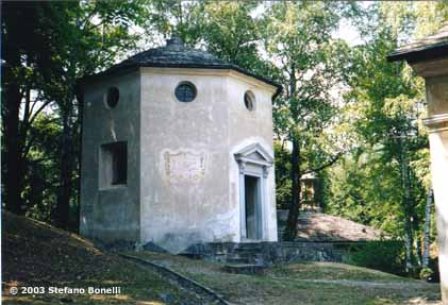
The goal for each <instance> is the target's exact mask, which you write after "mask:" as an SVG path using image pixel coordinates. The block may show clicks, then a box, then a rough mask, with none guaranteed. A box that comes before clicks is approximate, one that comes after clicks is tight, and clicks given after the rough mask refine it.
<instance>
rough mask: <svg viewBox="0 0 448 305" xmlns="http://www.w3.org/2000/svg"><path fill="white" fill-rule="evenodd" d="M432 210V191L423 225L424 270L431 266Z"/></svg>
mask: <svg viewBox="0 0 448 305" xmlns="http://www.w3.org/2000/svg"><path fill="white" fill-rule="evenodd" d="M431 209H432V189H430V190H429V191H428V196H427V198H426V206H425V223H424V225H423V249H422V250H423V253H422V268H428V265H429V242H430V230H431Z"/></svg>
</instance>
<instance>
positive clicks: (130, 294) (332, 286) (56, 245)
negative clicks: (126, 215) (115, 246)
mask: <svg viewBox="0 0 448 305" xmlns="http://www.w3.org/2000/svg"><path fill="white" fill-rule="evenodd" d="M2 251H3V253H2V259H3V261H2V273H3V278H2V281H3V282H2V286H3V287H2V289H3V293H2V295H3V302H4V304H8V305H9V304H27V305H29V304H31V305H43V304H80V305H86V304H108V305H109V304H111V305H114V304H133V305H136V304H139V305H162V304H179V305H180V304H183V305H193V304H194V305H196V304H201V300H200V299H199V297H198V296H197V295H195V294H194V293H190V292H188V291H185V290H183V289H181V288H179V287H177V286H176V285H174V284H172V283H170V282H168V281H166V280H165V279H163V278H161V277H159V275H158V274H156V273H154V272H153V271H152V270H151V269H147V268H145V267H142V266H140V265H136V264H134V263H132V262H130V261H128V260H125V259H123V258H121V257H119V256H116V255H114V254H111V253H104V252H101V251H100V250H98V249H97V248H95V247H94V245H92V244H91V243H90V242H89V241H87V240H85V239H82V238H81V237H79V236H78V235H75V234H70V233H68V232H65V231H62V230H58V229H55V228H53V227H51V226H49V225H46V224H44V223H39V222H36V221H30V220H28V219H25V218H23V217H17V216H14V215H11V214H8V213H4V214H2ZM130 254H132V255H137V256H140V257H142V258H145V259H147V260H150V261H152V262H155V263H157V264H159V265H164V266H166V267H169V268H171V269H174V270H175V271H177V272H179V273H181V274H183V275H185V276H187V277H190V278H192V279H194V280H196V281H198V282H199V283H201V284H203V285H205V286H208V287H210V288H211V289H213V290H215V291H216V292H218V293H219V294H221V295H222V296H223V297H224V298H225V299H227V300H229V301H230V302H231V303H232V304H244V305H252V304H253V305H261V304H269V305H270V304H282V305H289V304H290V305H308V304H309V305H311V304H318V305H330V304H331V305H335V304H337V305H350V304H353V305H363V304H365V305H404V304H414V305H416V304H421V305H423V304H425V305H429V304H431V305H435V304H440V302H439V301H438V300H439V299H440V293H439V286H438V285H434V284H427V283H424V282H421V281H416V280H411V279H406V278H401V277H398V276H395V275H391V274H387V273H383V272H380V271H374V270H370V269H366V268H361V267H354V266H349V265H344V264H336V263H317V262H314V263H312V262H310V263H300V264H299V263H297V264H288V265H281V266H275V267H272V268H270V269H268V270H267V272H266V274H265V275H242V274H230V273H226V272H224V271H223V265H222V264H217V263H210V262H204V261H199V260H191V259H187V258H184V257H180V256H173V255H169V254H158V253H151V252H139V253H130ZM13 286H16V287H30V286H34V287H36V286H37V287H45V288H48V287H50V286H56V287H64V286H67V287H72V288H73V287H84V288H87V287H89V286H93V287H97V288H99V287H113V286H119V287H121V294H118V295H94V294H91V295H89V294H84V295H63V294H53V295H51V294H48V293H46V294H34V295H20V294H19V295H17V296H13V295H10V293H9V291H10V288H11V287H13Z"/></svg>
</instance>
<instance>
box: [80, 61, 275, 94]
mask: <svg viewBox="0 0 448 305" xmlns="http://www.w3.org/2000/svg"><path fill="white" fill-rule="evenodd" d="M140 67H154V68H187V69H216V70H223V69H229V70H234V71H237V72H240V73H242V74H245V75H247V76H250V77H253V78H255V79H258V80H260V81H262V82H264V83H267V84H269V85H271V86H274V87H276V88H277V91H276V93H274V96H273V99H275V97H277V96H278V94H280V92H281V91H282V86H281V85H280V84H278V83H276V82H274V81H272V80H270V79H267V78H264V77H262V76H259V75H256V74H254V73H252V72H249V71H247V70H245V69H243V68H240V67H238V66H235V65H231V64H223V65H203V64H157V63H151V64H142V63H132V64H127V65H121V66H113V67H111V68H110V69H107V70H105V71H103V72H99V73H96V74H93V75H87V76H85V77H83V78H81V79H80V80H79V82H80V84H84V83H85V82H87V81H95V80H98V79H99V78H101V77H104V76H109V75H113V74H116V73H123V72H131V71H134V70H135V69H138V68H140Z"/></svg>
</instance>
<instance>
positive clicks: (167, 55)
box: [85, 37, 281, 91]
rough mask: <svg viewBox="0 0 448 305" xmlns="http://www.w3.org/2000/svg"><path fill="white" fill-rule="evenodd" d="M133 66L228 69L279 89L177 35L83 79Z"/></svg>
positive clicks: (272, 83)
mask: <svg viewBox="0 0 448 305" xmlns="http://www.w3.org/2000/svg"><path fill="white" fill-rule="evenodd" d="M135 67H162V68H198V69H230V70H235V71H238V72H240V73H243V74H245V75H248V76H251V77H253V78H256V79H258V80H261V81H263V82H265V83H268V84H270V85H272V86H275V87H277V88H278V91H279V90H280V89H281V86H280V85H279V84H277V83H275V82H273V81H272V80H270V79H267V78H264V77H262V76H259V75H256V74H254V73H252V72H250V71H247V70H245V69H243V68H241V67H239V66H237V65H234V64H231V63H228V62H226V61H224V60H221V59H219V58H217V57H216V56H214V55H212V54H210V53H207V52H205V51H202V50H196V49H191V48H187V47H185V46H184V44H183V42H182V40H181V39H180V38H178V37H174V38H172V39H169V40H167V44H166V46H163V47H159V48H155V49H149V50H147V51H144V52H141V53H138V54H136V55H134V56H131V57H130V58H128V59H126V60H125V61H123V62H121V63H119V64H117V65H114V66H112V67H111V68H109V69H108V70H106V71H103V72H100V73H98V74H95V75H92V76H87V77H86V78H85V79H92V78H98V77H101V76H104V75H109V74H113V73H115V72H118V71H121V70H127V69H131V68H135Z"/></svg>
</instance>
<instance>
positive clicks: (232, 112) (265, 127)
mask: <svg viewBox="0 0 448 305" xmlns="http://www.w3.org/2000/svg"><path fill="white" fill-rule="evenodd" d="M228 86H229V91H228V94H229V97H228V99H229V103H228V105H229V116H228V118H229V144H228V145H229V148H230V153H229V164H230V172H229V174H230V190H231V194H230V198H231V200H232V201H233V202H234V205H235V206H236V207H237V209H238V218H240V216H239V215H241V210H240V209H241V208H242V205H240V196H239V192H238V190H239V189H240V187H241V185H240V184H241V181H240V180H239V174H238V173H239V171H238V164H237V163H236V162H235V159H234V154H235V153H236V152H238V151H239V150H241V149H244V147H247V146H249V145H251V144H254V143H259V144H261V145H262V146H263V148H264V149H266V151H267V152H268V153H269V154H270V156H272V157H273V156H274V150H273V122H272V96H273V94H274V93H275V90H276V89H275V88H274V87H271V86H266V85H265V84H263V83H261V82H259V81H257V80H255V79H252V78H248V77H244V76H242V75H241V74H239V73H236V72H233V71H232V72H231V73H230V75H229V77H228ZM247 91H251V92H252V93H253V95H254V97H255V104H254V109H253V110H252V111H249V110H248V109H247V108H246V106H245V104H244V94H245V93H246V92H247ZM268 173H269V174H268V176H267V185H266V187H265V194H263V195H264V196H266V197H265V200H266V204H265V209H264V211H263V213H264V221H265V223H264V231H265V233H264V238H263V239H264V240H266V241H276V240H277V212H276V206H275V180H274V178H275V174H274V165H272V166H271V167H270V168H269V169H268ZM238 230H241V228H240V223H238ZM238 241H241V240H240V239H238Z"/></svg>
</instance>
